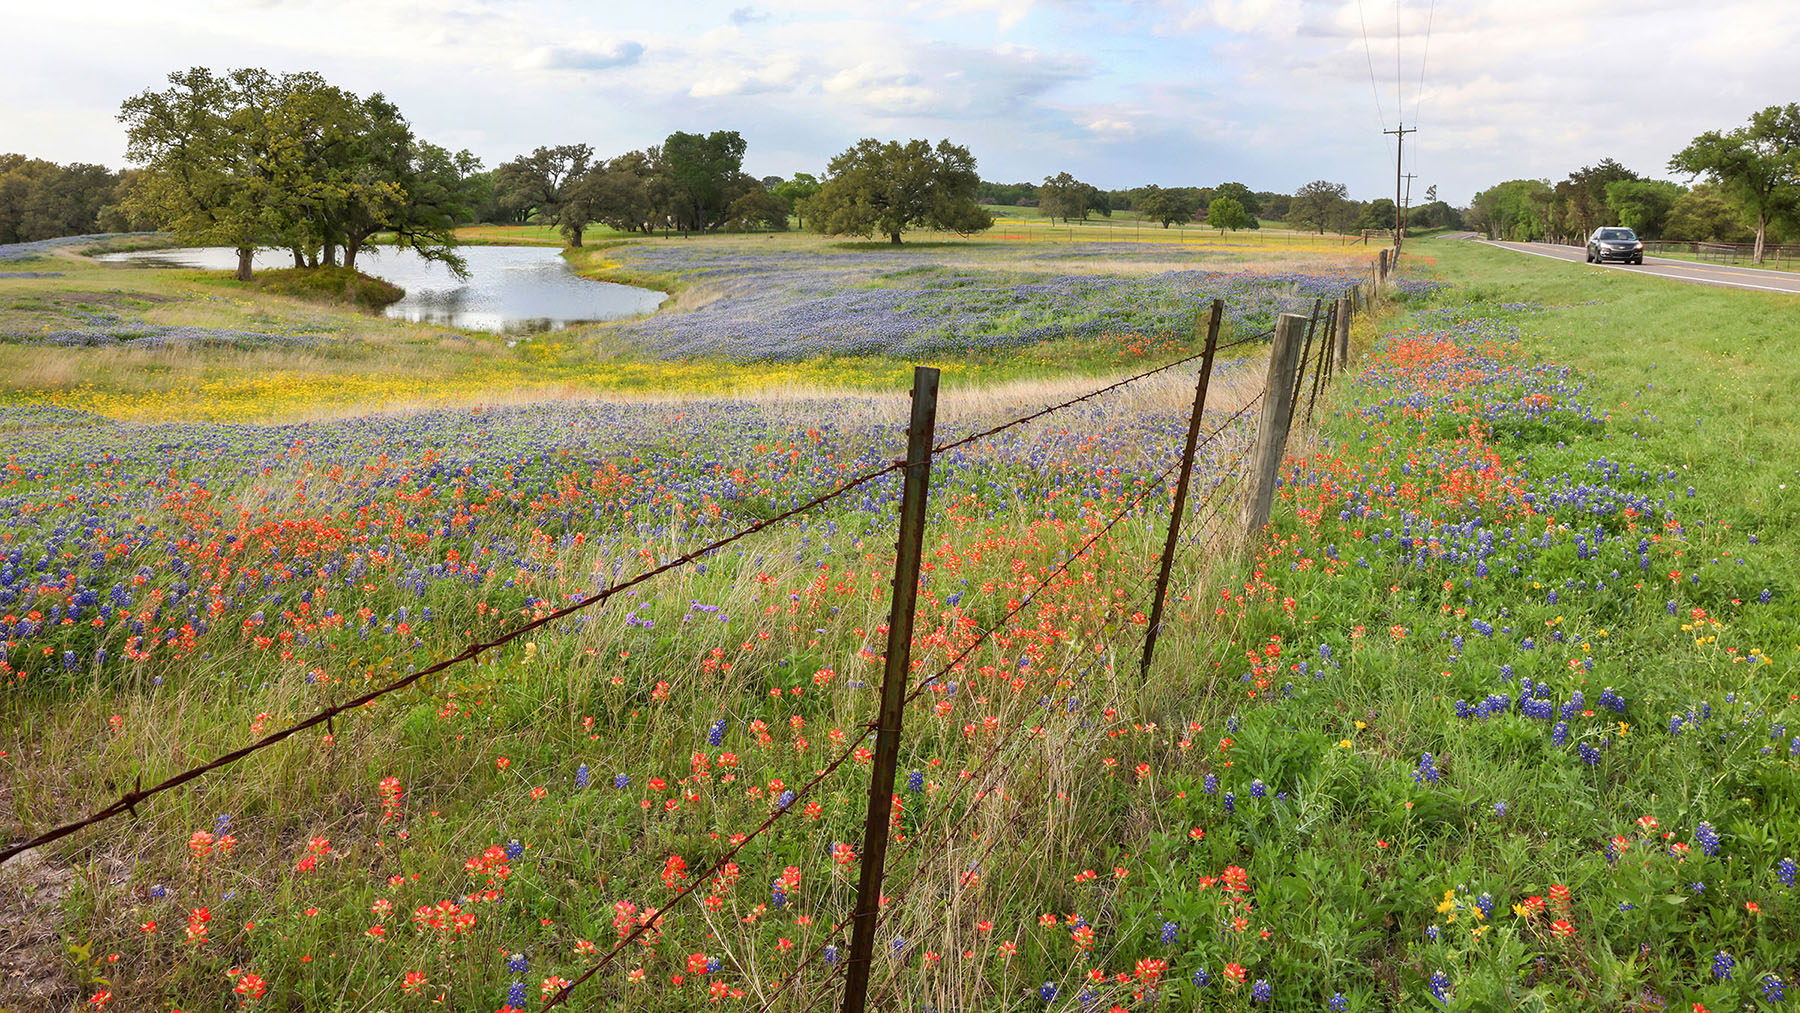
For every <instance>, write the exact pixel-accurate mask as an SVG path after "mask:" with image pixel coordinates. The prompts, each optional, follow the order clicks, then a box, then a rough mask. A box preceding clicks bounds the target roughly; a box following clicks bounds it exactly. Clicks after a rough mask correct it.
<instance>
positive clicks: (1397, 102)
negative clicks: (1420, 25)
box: [1394, 0, 1406, 126]
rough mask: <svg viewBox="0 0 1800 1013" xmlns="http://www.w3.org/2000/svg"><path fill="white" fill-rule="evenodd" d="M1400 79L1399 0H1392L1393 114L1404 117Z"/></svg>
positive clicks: (1404, 106) (1404, 109)
mask: <svg viewBox="0 0 1800 1013" xmlns="http://www.w3.org/2000/svg"><path fill="white" fill-rule="evenodd" d="M1400 79H1401V74H1400V0H1394V115H1395V116H1399V117H1401V118H1402V119H1405V117H1406V100H1405V99H1404V98H1403V97H1401V95H1400ZM1402 125H1403V126H1404V124H1402Z"/></svg>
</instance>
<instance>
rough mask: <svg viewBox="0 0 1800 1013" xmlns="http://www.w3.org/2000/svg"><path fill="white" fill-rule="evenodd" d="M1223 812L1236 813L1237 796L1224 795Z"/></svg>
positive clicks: (1229, 793) (1228, 793)
mask: <svg viewBox="0 0 1800 1013" xmlns="http://www.w3.org/2000/svg"><path fill="white" fill-rule="evenodd" d="M1225 811H1226V812H1228V813H1234V812H1237V796H1236V795H1233V794H1232V793H1231V792H1226V793H1225Z"/></svg>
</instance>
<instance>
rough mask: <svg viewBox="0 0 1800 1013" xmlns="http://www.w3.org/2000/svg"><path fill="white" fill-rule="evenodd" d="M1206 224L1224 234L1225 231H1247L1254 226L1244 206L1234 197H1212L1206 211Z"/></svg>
mask: <svg viewBox="0 0 1800 1013" xmlns="http://www.w3.org/2000/svg"><path fill="white" fill-rule="evenodd" d="M1206 224H1208V225H1211V226H1212V227H1213V228H1215V229H1218V230H1219V232H1221V233H1224V232H1225V231H1226V230H1230V231H1233V232H1235V231H1237V230H1238V229H1247V228H1250V227H1252V226H1254V225H1255V224H1256V219H1254V218H1252V217H1250V212H1248V211H1246V210H1244V205H1242V204H1240V203H1238V200H1237V198H1235V197H1214V198H1213V202H1212V204H1211V205H1210V206H1209V207H1207V209H1206Z"/></svg>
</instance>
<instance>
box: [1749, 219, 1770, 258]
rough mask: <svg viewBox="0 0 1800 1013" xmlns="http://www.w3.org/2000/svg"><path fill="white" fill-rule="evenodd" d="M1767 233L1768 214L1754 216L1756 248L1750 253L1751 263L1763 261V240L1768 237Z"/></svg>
mask: <svg viewBox="0 0 1800 1013" xmlns="http://www.w3.org/2000/svg"><path fill="white" fill-rule="evenodd" d="M1768 235H1769V216H1768V215H1757V216H1756V249H1755V250H1753V251H1752V252H1751V255H1750V262H1751V263H1752V264H1761V263H1762V262H1763V242H1764V240H1766V239H1767V238H1768Z"/></svg>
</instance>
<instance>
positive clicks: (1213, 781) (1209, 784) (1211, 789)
mask: <svg viewBox="0 0 1800 1013" xmlns="http://www.w3.org/2000/svg"><path fill="white" fill-rule="evenodd" d="M1201 790H1202V791H1205V792H1206V793H1207V794H1208V795H1217V794H1218V793H1219V779H1218V778H1217V777H1215V776H1213V775H1212V774H1208V775H1206V780H1205V781H1204V782H1202V784H1201Z"/></svg>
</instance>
